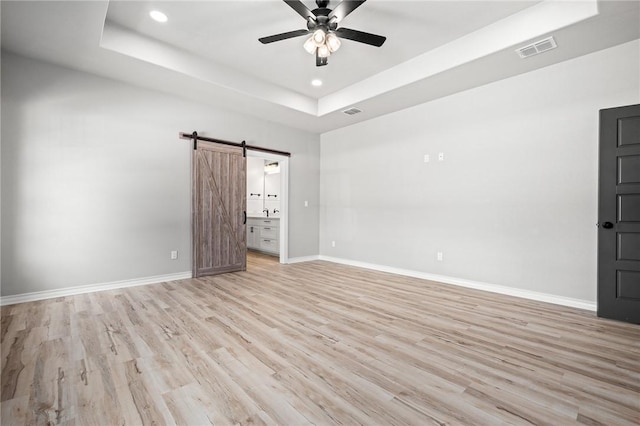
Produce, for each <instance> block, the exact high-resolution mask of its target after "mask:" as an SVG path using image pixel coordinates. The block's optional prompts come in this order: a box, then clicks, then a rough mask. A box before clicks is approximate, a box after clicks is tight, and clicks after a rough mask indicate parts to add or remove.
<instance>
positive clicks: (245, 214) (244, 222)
mask: <svg viewBox="0 0 640 426" xmlns="http://www.w3.org/2000/svg"><path fill="white" fill-rule="evenodd" d="M242 214H243V215H244V219H243V221H242V224H243V225H246V224H247V211H246V210H245V211H243V212H242Z"/></svg>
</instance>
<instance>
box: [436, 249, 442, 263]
mask: <svg viewBox="0 0 640 426" xmlns="http://www.w3.org/2000/svg"><path fill="white" fill-rule="evenodd" d="M437 258H438V262H442V252H441V251H439V252H438V254H437Z"/></svg>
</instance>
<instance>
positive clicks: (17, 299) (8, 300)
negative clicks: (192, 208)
mask: <svg viewBox="0 0 640 426" xmlns="http://www.w3.org/2000/svg"><path fill="white" fill-rule="evenodd" d="M188 278H191V271H188V272H178V273H175V274H167V275H156V276H152V277H144V278H136V279H133V280H124V281H113V282H110V283H102V284H90V285H83V286H78V287H67V288H61V289H56V290H45V291H35V292H33V293H23V294H16V295H13V296H3V297H0V306H6V305H15V304H16V303H25V302H35V301H37V300H44V299H53V298H55V297H63V296H73V295H76V294H83V293H93V292H95V291H104V290H115V289H118V288H126V287H136V286H139V285H147V284H157V283H162V282H166V281H175V280H184V279H188Z"/></svg>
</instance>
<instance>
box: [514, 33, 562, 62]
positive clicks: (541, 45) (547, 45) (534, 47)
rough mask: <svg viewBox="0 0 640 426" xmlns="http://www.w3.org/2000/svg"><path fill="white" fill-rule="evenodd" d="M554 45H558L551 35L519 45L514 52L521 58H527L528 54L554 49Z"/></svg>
mask: <svg viewBox="0 0 640 426" xmlns="http://www.w3.org/2000/svg"><path fill="white" fill-rule="evenodd" d="M556 47H558V45H557V44H556V41H555V40H554V39H553V37H547V38H545V39H543V40H538V41H536V42H535V43H531V44H528V45H526V46H524V47H520V48H518V49H516V52H517V53H518V55H520V57H521V58H528V57H529V56H533V55H537V54H538V53H542V52H546V51H547V50H551V49H555V48H556Z"/></svg>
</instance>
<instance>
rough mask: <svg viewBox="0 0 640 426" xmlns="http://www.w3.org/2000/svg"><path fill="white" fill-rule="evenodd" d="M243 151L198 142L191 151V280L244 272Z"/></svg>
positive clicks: (245, 246)
mask: <svg viewBox="0 0 640 426" xmlns="http://www.w3.org/2000/svg"><path fill="white" fill-rule="evenodd" d="M245 160H246V159H245V157H244V155H243V149H242V148H238V147H232V146H227V145H222V144H216V143H210V142H201V141H200V142H198V144H197V149H195V150H194V151H193V236H192V239H193V276H194V277H201V276H204V275H214V274H222V273H225V272H234V271H244V270H246V266H247V243H246V226H245V222H246V213H245V212H246V205H245V204H246V183H245V180H246V171H245V170H246V163H245Z"/></svg>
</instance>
